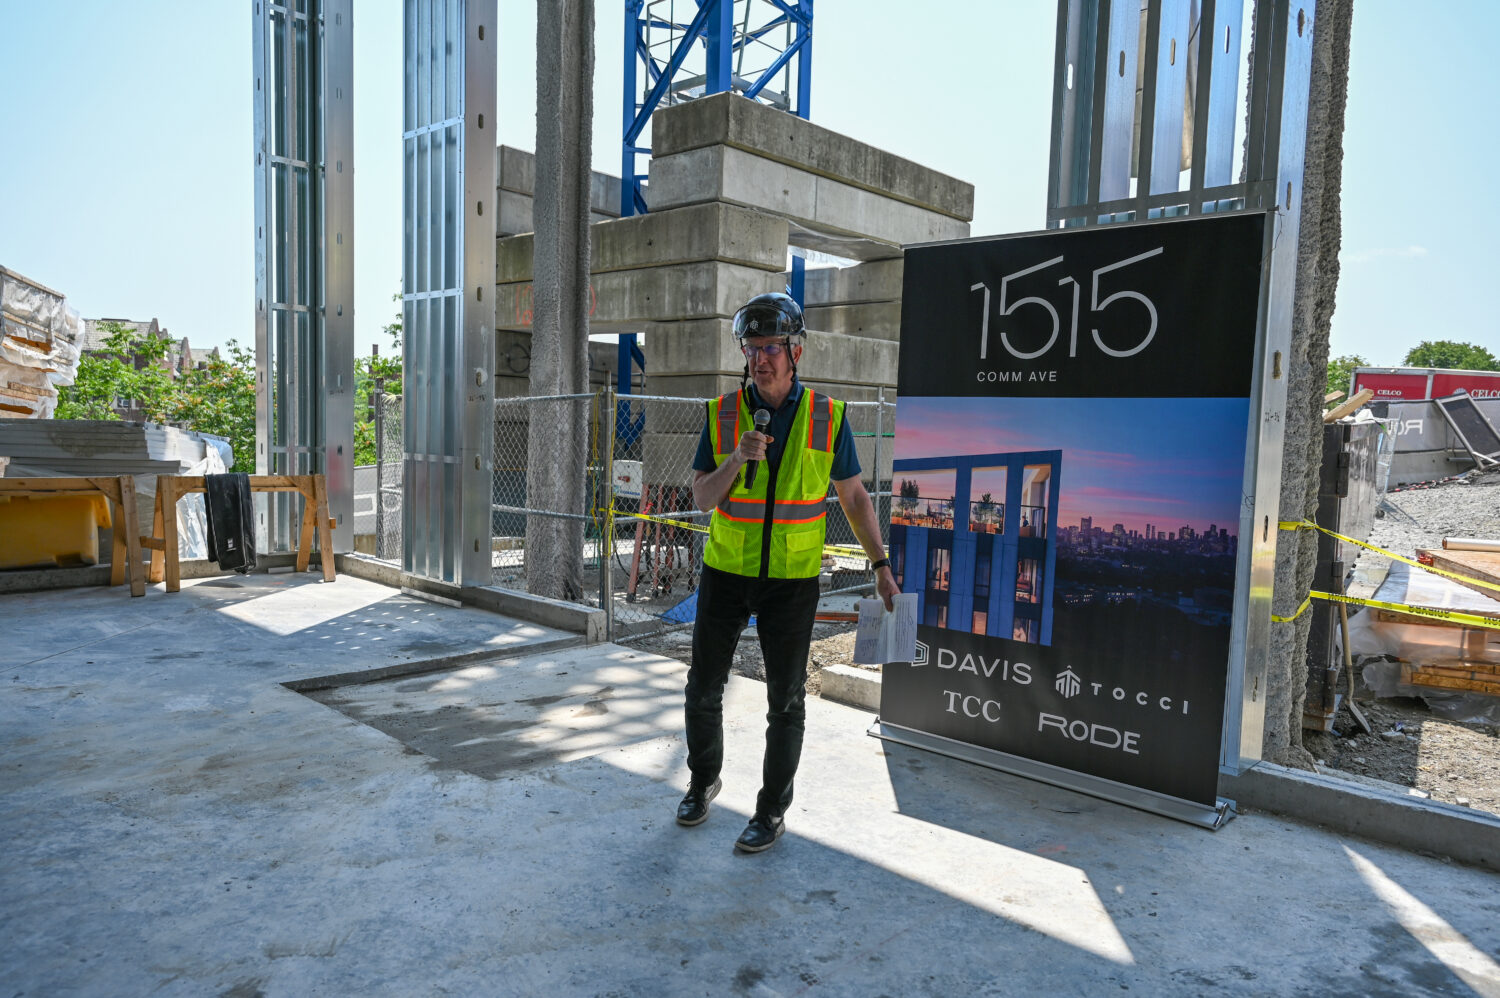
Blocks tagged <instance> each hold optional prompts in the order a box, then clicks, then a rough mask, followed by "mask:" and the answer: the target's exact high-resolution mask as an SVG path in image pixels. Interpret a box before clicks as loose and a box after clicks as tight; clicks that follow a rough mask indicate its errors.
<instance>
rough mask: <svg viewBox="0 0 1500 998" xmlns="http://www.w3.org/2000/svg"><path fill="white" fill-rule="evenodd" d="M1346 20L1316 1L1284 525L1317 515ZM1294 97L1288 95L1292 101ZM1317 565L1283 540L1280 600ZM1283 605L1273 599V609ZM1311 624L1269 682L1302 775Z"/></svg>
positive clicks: (1311, 547)
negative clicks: (1303, 717) (1304, 709)
mask: <svg viewBox="0 0 1500 998" xmlns="http://www.w3.org/2000/svg"><path fill="white" fill-rule="evenodd" d="M1293 16H1294V17H1295V16H1296V15H1295V14H1294V15H1293ZM1352 19H1353V3H1352V0H1318V5H1317V15H1316V20H1315V22H1314V25H1313V55H1312V73H1311V80H1310V84H1309V88H1308V90H1309V94H1308V108H1307V150H1306V154H1305V158H1304V161H1303V173H1302V198H1301V203H1302V226H1301V230H1300V233H1299V236H1298V241H1297V291H1296V296H1295V298H1294V300H1293V305H1292V309H1293V312H1292V345H1291V351H1290V355H1289V356H1288V358H1287V377H1288V382H1287V400H1286V443H1285V451H1284V457H1283V464H1282V476H1281V504H1280V509H1281V514H1280V515H1281V518H1282V519H1284V520H1311V519H1313V518H1314V516H1315V515H1316V513H1317V509H1318V469H1319V466H1320V465H1321V463H1322V460H1323V390H1324V386H1325V384H1326V380H1327V369H1328V339H1329V328H1330V325H1331V322H1332V319H1333V307H1334V294H1335V292H1336V291H1337V289H1338V277H1339V243H1340V239H1341V234H1342V227H1341V224H1340V214H1339V213H1340V202H1339V199H1340V193H1341V187H1342V182H1343V161H1344V146H1343V140H1344V110H1345V105H1346V103H1347V98H1348V92H1349V34H1350V24H1351V22H1352ZM1294 96H1295V95H1289V99H1293V97H1294ZM1317 557H1318V539H1317V535H1316V534H1314V533H1313V532H1312V531H1296V532H1290V531H1284V532H1283V533H1282V534H1281V536H1280V539H1279V540H1278V542H1277V545H1276V582H1275V591H1276V593H1277V594H1278V595H1279V594H1282V593H1287V594H1291V593H1299V594H1300V593H1306V592H1307V591H1308V589H1309V588H1311V586H1312V580H1313V573H1314V570H1315V569H1316V567H1317ZM1299 599H1300V597H1299ZM1280 602H1281V601H1280V600H1279V599H1278V605H1279V604H1280ZM1295 602H1296V601H1290V602H1289V604H1288V605H1291V604H1293V603H1295ZM1311 623H1312V617H1311V616H1310V615H1309V614H1305V613H1304V614H1303V615H1302V616H1301V617H1299V618H1298V619H1297V620H1296V621H1295V622H1292V623H1283V624H1272V625H1271V645H1270V661H1269V663H1268V669H1267V676H1266V722H1265V741H1264V753H1265V754H1264V758H1266V759H1267V760H1269V761H1271V762H1276V763H1281V764H1284V765H1291V766H1300V767H1302V768H1311V765H1312V757H1311V756H1310V755H1309V754H1308V752H1307V750H1306V749H1304V748H1303V747H1302V707H1303V700H1304V699H1305V696H1306V688H1307V632H1308V628H1309V627H1310V626H1311Z"/></svg>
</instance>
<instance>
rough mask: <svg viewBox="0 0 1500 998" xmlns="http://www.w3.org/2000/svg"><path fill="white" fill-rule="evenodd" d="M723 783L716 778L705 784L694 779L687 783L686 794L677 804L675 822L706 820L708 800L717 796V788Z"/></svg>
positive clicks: (692, 823)
mask: <svg viewBox="0 0 1500 998" xmlns="http://www.w3.org/2000/svg"><path fill="white" fill-rule="evenodd" d="M723 785H724V781H723V780H720V779H718V778H715V779H714V781H713V782H712V783H710V784H708V785H707V786H704V785H703V784H701V783H698V782H696V781H694V782H692V783H689V784H688V791H687V795H686V796H685V797H683V798H682V803H681V804H678V805H677V823H678V824H679V825H701V824H703V822H704V821H706V820H708V802H709V801H711V800H713V799H714V798H715V797H717V796H719V788H720V787H722V786H723Z"/></svg>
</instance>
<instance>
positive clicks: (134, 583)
mask: <svg viewBox="0 0 1500 998" xmlns="http://www.w3.org/2000/svg"><path fill="white" fill-rule="evenodd" d="M115 487H116V488H117V489H119V491H120V505H121V506H123V507H124V508H125V518H124V522H123V523H121V524H120V527H121V529H123V530H124V532H125V555H126V559H125V560H126V561H127V562H128V563H129V566H130V595H132V596H144V595H146V566H145V564H144V563H143V562H142V561H141V524H140V512H139V510H137V509H136V502H135V476H133V475H121V476H120V477H119V479H118V481H117V483H116V485H115Z"/></svg>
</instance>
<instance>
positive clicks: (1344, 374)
mask: <svg viewBox="0 0 1500 998" xmlns="http://www.w3.org/2000/svg"><path fill="white" fill-rule="evenodd" d="M1369 366H1370V362H1369V361H1367V360H1365V359H1364V358H1363V357H1361V356H1359V355H1358V354H1353V353H1347V354H1344V356H1342V357H1334V358H1333V359H1332V360H1330V361H1329V362H1328V387H1327V394H1329V395H1332V394H1333V393H1334V392H1343V393H1344V394H1345V395H1348V394H1349V384H1350V381H1351V379H1353V377H1354V369H1355V368H1356V367H1369Z"/></svg>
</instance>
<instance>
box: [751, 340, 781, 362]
mask: <svg viewBox="0 0 1500 998" xmlns="http://www.w3.org/2000/svg"><path fill="white" fill-rule="evenodd" d="M740 349H741V350H743V351H744V352H745V356H746V357H748V358H750V359H751V360H754V359H755V355H756V354H757V353H759V354H764V355H765V356H767V357H780V356H781V354H782V352H783V351H785V350H786V349H787V345H786V344H784V343H767V344H766V345H765V346H763V347H753V346H751V345H750V344H748V343H746V344H745V345H743V346H741V347H740Z"/></svg>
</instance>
